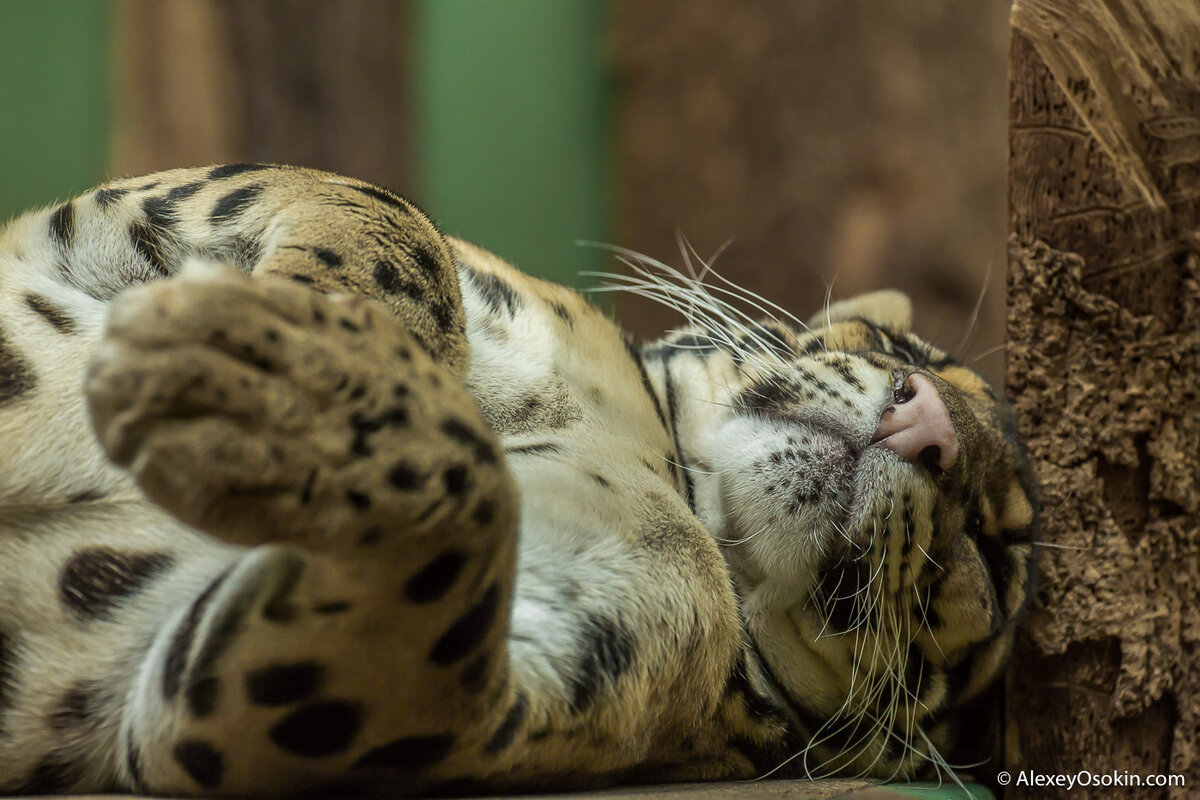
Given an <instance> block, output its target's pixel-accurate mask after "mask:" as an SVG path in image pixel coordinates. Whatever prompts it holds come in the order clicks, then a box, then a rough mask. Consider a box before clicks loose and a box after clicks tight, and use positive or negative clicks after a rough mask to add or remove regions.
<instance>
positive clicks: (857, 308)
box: [808, 289, 912, 333]
mask: <svg viewBox="0 0 1200 800" xmlns="http://www.w3.org/2000/svg"><path fill="white" fill-rule="evenodd" d="M848 319H865V320H866V321H867V322H870V323H873V324H875V325H880V326H882V327H885V328H890V329H891V330H894V331H896V332H898V333H907V332H908V331H910V330H912V301H911V300H909V299H908V295H906V294H904V293H903V292H898V291H896V290H895V289H881V290H880V291H878V292H868V293H867V294H860V295H858V296H857V297H851V298H850V299H848V300H839V301H837V302H836V303H831V304H830V305H829V307H828V308H826V309H824V310H822V311H818V312H817V313H816V314H813V315H812V318H810V319H809V321H808V324H809V326H811V327H813V328H824V327H825V326H826V325H832V324H833V323H835V322H841V321H843V320H848Z"/></svg>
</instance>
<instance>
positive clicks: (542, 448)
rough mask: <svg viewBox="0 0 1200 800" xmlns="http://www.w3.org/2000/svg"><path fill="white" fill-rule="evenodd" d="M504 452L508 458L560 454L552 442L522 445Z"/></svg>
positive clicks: (559, 450) (558, 448)
mask: <svg viewBox="0 0 1200 800" xmlns="http://www.w3.org/2000/svg"><path fill="white" fill-rule="evenodd" d="M504 452H506V453H508V454H509V455H510V456H513V455H535V454H541V453H547V454H549V453H559V452H562V448H560V447H559V446H558V445H557V444H554V443H553V442H537V443H536V444H522V445H518V446H517V447H510V448H508V449H506V450H505V451H504Z"/></svg>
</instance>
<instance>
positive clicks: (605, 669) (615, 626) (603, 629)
mask: <svg viewBox="0 0 1200 800" xmlns="http://www.w3.org/2000/svg"><path fill="white" fill-rule="evenodd" d="M586 631H587V632H586V634H585V637H584V640H583V641H582V642H581V649H582V650H583V656H582V658H581V659H580V662H579V666H578V667H576V671H575V673H574V674H573V675H571V676H570V678H569V680H570V683H571V710H572V711H576V712H579V711H583V710H584V709H586V708H587V707H588V706H590V705H591V704H592V702H593V701H594V700H595V699H596V696H597V694H599V692H600V688H601V686H602V685H603V684H604V683H606V682H611V681H615V680H616V679H617V678H619V677H620V676H621V675H622V674H623V673H625V672H626V671H627V670H628V669H629V667H630V666H631V665H632V664H633V657H634V653H635V649H636V648H635V647H634V641H633V637H632V636H631V635H630V633H629V632H628V631H627V630H626V629H625V627H624V626H623V625H621V623H620V622H619V621H617V620H614V619H609V618H607V617H596V616H591V615H589V617H588V622H587V628H586Z"/></svg>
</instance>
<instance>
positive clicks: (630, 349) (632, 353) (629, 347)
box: [624, 338, 670, 430]
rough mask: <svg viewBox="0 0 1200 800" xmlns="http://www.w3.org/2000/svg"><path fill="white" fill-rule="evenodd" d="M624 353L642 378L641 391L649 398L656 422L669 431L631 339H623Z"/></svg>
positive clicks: (640, 358) (638, 353)
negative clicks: (656, 418)
mask: <svg viewBox="0 0 1200 800" xmlns="http://www.w3.org/2000/svg"><path fill="white" fill-rule="evenodd" d="M624 343H625V352H626V353H628V354H629V358H630V360H631V361H633V363H634V366H636V367H637V371H638V375H640V376H641V378H642V390H643V391H644V392H645V393H646V395H647V396H648V397H649V398H650V402H651V403H652V404H653V405H654V414H655V415H656V416H657V417H658V422H659V424H660V425H662V426H663V430H670V428H668V427H667V415H666V414H665V413H663V407H662V403H660V402H659V400H658V393H657V392H655V391H654V387H653V386H651V385H650V373H648V372H647V371H646V362H645V361H644V360H643V359H642V351H641V350H639V349H638V348H637V345H635V344H634V343H633V341H632V340H631V339H628V338H627V339H625V340H624Z"/></svg>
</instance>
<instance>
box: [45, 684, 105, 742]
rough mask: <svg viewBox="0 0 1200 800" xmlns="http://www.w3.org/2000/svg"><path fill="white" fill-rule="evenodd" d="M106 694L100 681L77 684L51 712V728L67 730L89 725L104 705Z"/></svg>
mask: <svg viewBox="0 0 1200 800" xmlns="http://www.w3.org/2000/svg"><path fill="white" fill-rule="evenodd" d="M104 701H105V694H104V688H103V685H102V684H101V683H100V682H99V681H94V680H93V681H83V682H81V683H77V684H76V685H75V686H73V687H71V688H70V689H68V690H67V691H66V693H64V694H63V696H62V698H60V699H59V701H58V705H57V706H56V707H55V709H54V711H52V712H50V727H51V728H54V729H55V730H59V731H61V730H67V729H70V728H77V727H80V726H83V725H86V724H88V722H90V721H91V720H92V719H93V718H94V717H95V715H96V713H97V712H98V711H99V710H100V709H101V707H102V706H103V705H104Z"/></svg>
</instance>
